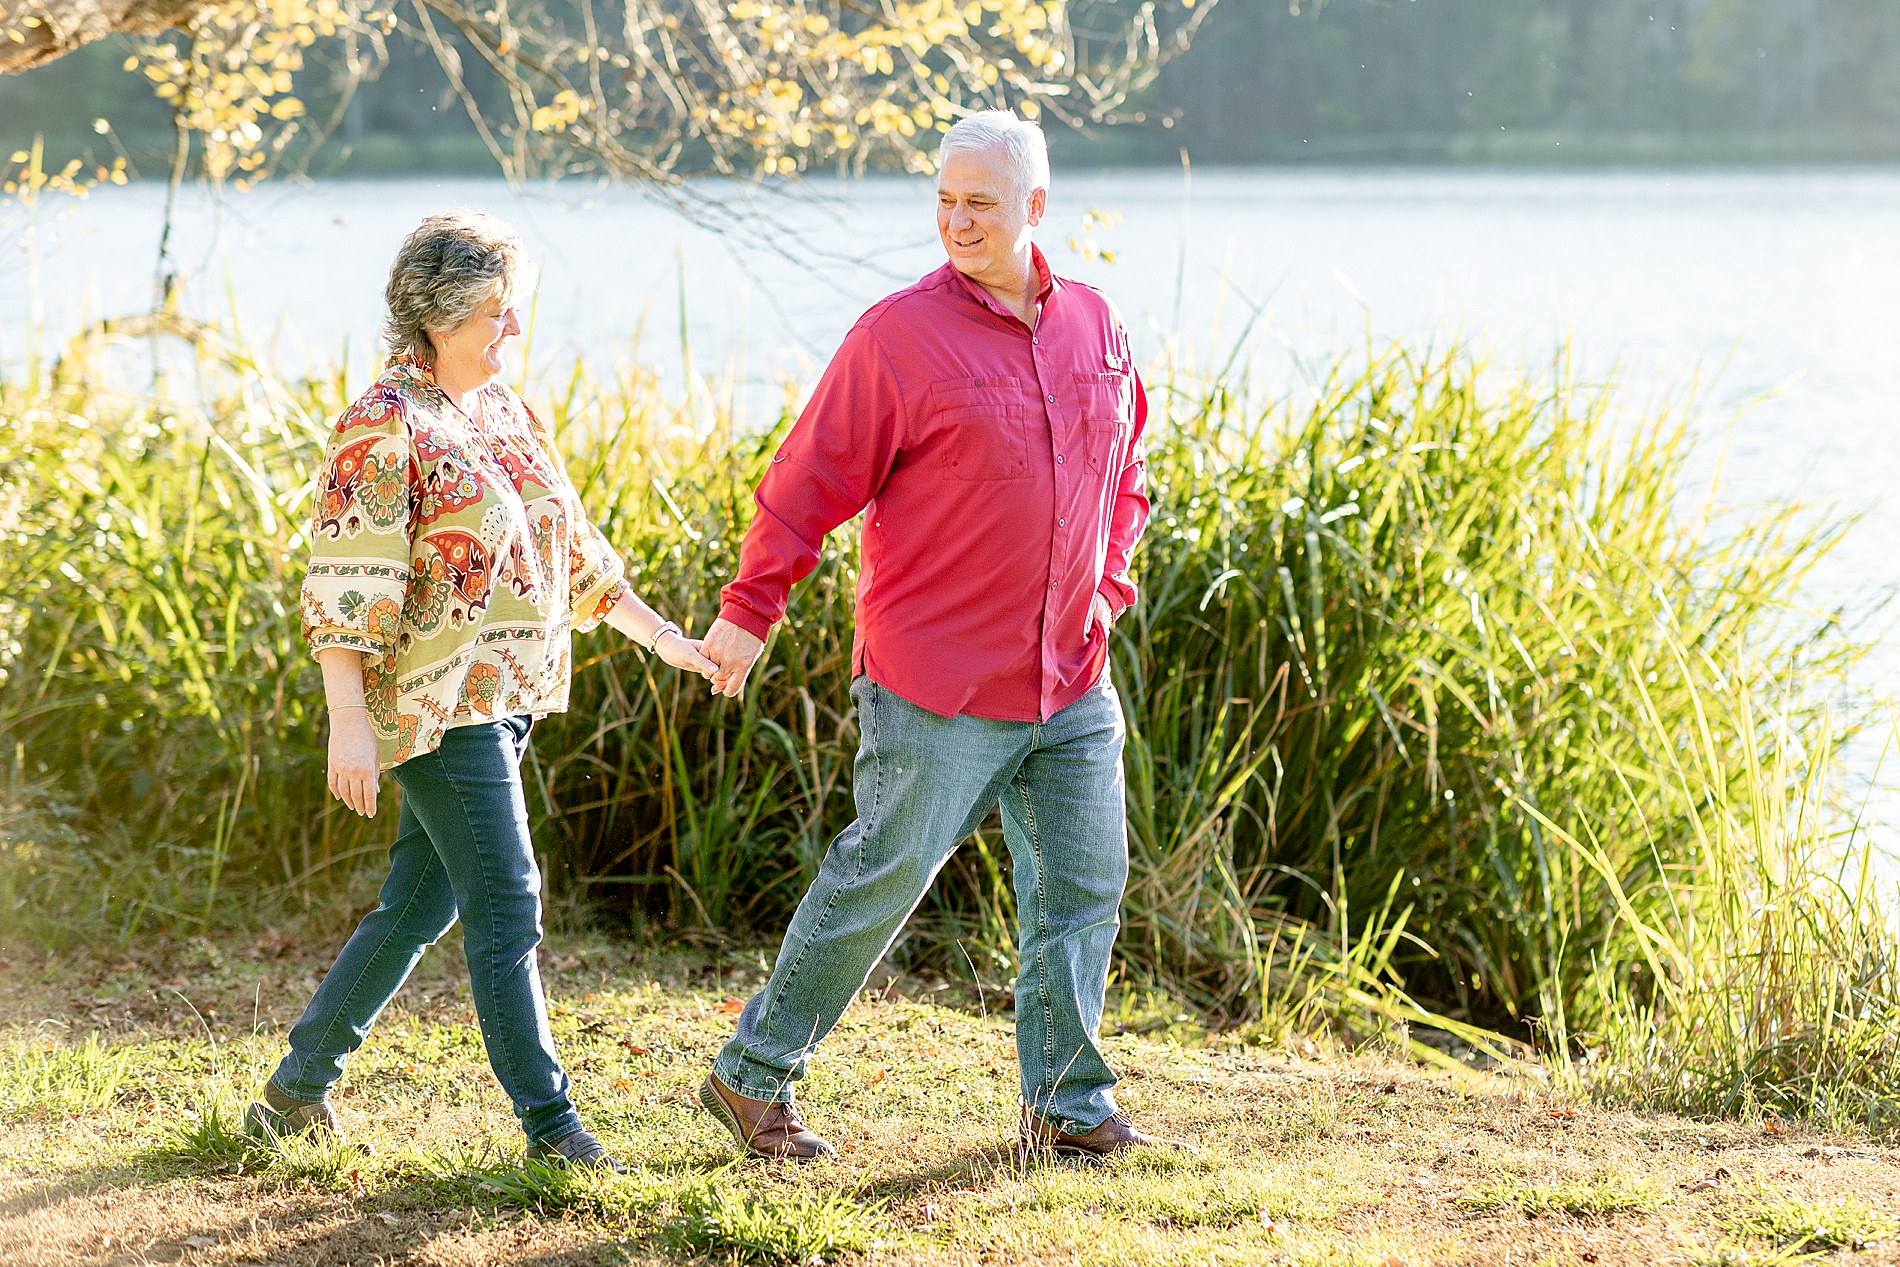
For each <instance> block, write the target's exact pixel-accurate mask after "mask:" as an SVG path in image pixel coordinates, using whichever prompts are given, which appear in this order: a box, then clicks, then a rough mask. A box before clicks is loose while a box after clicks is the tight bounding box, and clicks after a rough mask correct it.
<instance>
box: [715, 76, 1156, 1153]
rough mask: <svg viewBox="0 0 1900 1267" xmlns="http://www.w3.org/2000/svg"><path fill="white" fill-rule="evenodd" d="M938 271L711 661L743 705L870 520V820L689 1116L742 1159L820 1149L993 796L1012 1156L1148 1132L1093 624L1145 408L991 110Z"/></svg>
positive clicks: (847, 415)
mask: <svg viewBox="0 0 1900 1267" xmlns="http://www.w3.org/2000/svg"><path fill="white" fill-rule="evenodd" d="M940 159H941V162H940V167H941V171H942V175H941V177H940V178H939V180H938V185H937V191H938V194H937V230H938V234H939V236H940V237H941V238H942V240H943V247H944V251H945V253H946V254H947V255H948V256H949V263H948V264H946V265H945V266H944V267H942V268H940V269H938V270H937V271H936V272H934V273H932V274H930V275H929V276H928V277H925V278H924V279H923V280H922V281H920V282H918V283H917V284H916V285H915V286H912V287H910V288H909V289H907V290H902V291H899V292H898V293H897V294H895V295H892V296H890V297H889V298H887V299H885V300H883V301H882V302H881V303H879V304H878V305H877V306H875V307H874V308H872V309H871V310H870V311H869V312H867V313H865V314H864V316H863V317H861V318H860V319H859V321H858V323H857V325H855V326H854V327H852V329H851V331H850V333H849V334H847V335H846V336H845V339H844V343H843V344H842V346H841V347H840V348H839V349H838V353H837V355H836V356H835V357H834V358H833V359H832V362H831V365H830V366H829V368H827V369H826V371H825V375H824V377H823V378H822V379H821V380H820V381H819V384H818V388H817V390H816V391H815V392H814V393H813V395H812V399H811V403H810V404H809V405H808V406H806V408H805V411H804V413H803V414H802V415H801V416H800V418H799V420H798V423H797V425H796V426H794V427H793V429H792V432H791V435H790V436H789V437H788V438H787V439H786V441H785V444H784V446H783V447H782V448H780V450H779V451H778V454H777V455H776V456H775V457H774V458H773V459H772V466H771V467H770V469H769V470H768V471H767V473H766V475H765V478H764V479H763V480H762V481H761V482H760V484H759V488H758V493H757V498H756V500H757V502H758V510H757V513H756V515H755V516H754V518H753V521H752V526H751V528H750V530H749V531H748V532H747V533H746V538H745V544H744V547H743V548H742V550H741V553H740V563H739V576H738V579H736V580H735V581H733V582H732V584H730V585H728V586H727V587H726V588H725V590H724V591H723V593H722V596H721V597H722V605H721V609H720V615H719V619H718V620H717V621H716V622H715V623H714V624H713V626H712V629H711V630H710V631H709V632H708V634H707V636H706V639H705V643H704V651H705V654H706V656H707V657H708V658H709V659H711V660H712V661H713V662H714V663H715V664H718V665H719V666H720V668H719V671H718V673H716V674H715V675H714V677H713V690H714V691H716V692H719V693H722V694H725V695H728V696H734V695H737V694H739V692H740V691H741V689H743V687H744V685H745V680H746V676H747V674H748V673H749V672H750V670H751V668H752V665H753V663H754V662H755V661H756V660H757V659H758V657H759V654H760V652H761V651H762V650H763V649H764V639H765V636H766V634H767V633H768V632H769V631H770V629H771V626H772V624H773V622H775V621H777V620H778V619H779V618H780V617H782V616H783V615H784V614H785V605H786V599H787V594H788V591H789V590H790V588H791V586H792V585H793V584H794V583H795V582H797V581H798V580H800V579H802V578H803V577H805V576H806V575H808V574H809V573H810V572H811V570H812V568H813V566H814V565H815V563H816V562H817V559H818V552H819V548H820V545H821V544H822V542H823V540H824V537H825V534H826V533H828V532H830V531H831V530H832V529H833V528H836V527H837V526H838V525H840V524H842V523H843V522H845V521H846V520H847V519H850V518H851V517H852V516H853V515H856V514H858V513H859V512H860V511H864V512H865V517H864V530H863V531H864V537H863V548H862V562H861V565H860V572H859V580H858V604H857V633H856V638H855V643H854V646H853V649H852V673H853V676H854V679H855V680H854V681H853V683H852V687H851V697H852V700H853V702H854V703H855V704H856V706H857V716H858V729H859V735H860V746H859V749H858V756H857V763H856V768H855V786H854V796H855V799H856V802H857V810H858V819H857V821H856V822H854V823H852V824H851V826H850V827H848V828H846V829H845V830H844V831H843V832H842V833H840V835H839V836H838V838H837V839H836V840H835V841H833V842H832V845H831V848H830V850H829V851H828V852H827V853H826V855H825V859H824V863H823V865H822V866H821V867H820V869H819V873H818V878H817V879H816V880H815V881H813V883H812V886H811V889H810V890H809V891H808V892H807V893H806V894H805V896H804V899H803V900H802V901H801V902H800V903H799V906H798V911H797V913H796V914H795V915H794V916H793V917H792V923H791V927H790V929H789V930H788V931H787V933H786V936H785V943H784V945H783V947H782V948H781V949H780V951H779V955H778V962H777V965H776V966H775V967H774V968H773V970H772V977H771V980H770V981H768V982H767V983H766V986H765V988H764V989H763V990H761V991H760V992H759V993H758V994H757V995H755V996H754V997H753V999H752V1000H751V1002H749V1003H748V1004H746V1007H745V1011H744V1012H743V1013H742V1014H741V1015H740V1018H739V1028H738V1032H737V1033H736V1034H735V1035H734V1036H733V1039H732V1041H731V1042H729V1043H727V1044H726V1046H725V1048H724V1050H722V1051H721V1052H720V1053H719V1056H718V1059H717V1060H716V1061H715V1062H714V1065H713V1072H712V1073H711V1075H709V1076H708V1078H707V1079H706V1082H705V1085H704V1086H703V1087H702V1088H701V1090H700V1101H701V1103H702V1104H703V1105H704V1106H705V1107H706V1109H707V1110H708V1111H709V1112H710V1113H712V1115H713V1116H714V1117H716V1118H718V1119H719V1121H720V1122H721V1123H723V1124H724V1125H725V1126H726V1128H727V1129H728V1130H730V1131H731V1132H732V1134H733V1136H734V1138H736V1139H737V1140H738V1141H739V1144H740V1146H741V1147H743V1148H745V1149H747V1150H748V1151H749V1152H751V1153H754V1154H756V1155H759V1156H763V1157H769V1158H774V1159H784V1158H795V1159H807V1158H812V1157H822V1156H829V1155H831V1153H832V1148H831V1145H830V1144H828V1143H826V1142H825V1141H824V1140H823V1139H822V1138H820V1137H819V1136H818V1135H816V1134H815V1133H813V1132H812V1131H810V1130H809V1129H807V1128H806V1127H805V1126H804V1124H803V1123H802V1122H800V1120H799V1118H798V1114H797V1110H796V1108H795V1106H794V1104H793V1099H792V1084H793V1083H794V1082H795V1081H797V1080H798V1079H799V1078H800V1077H802V1076H803V1075H804V1070H805V1061H806V1059H807V1057H808V1056H809V1055H810V1054H811V1052H812V1050H813V1049H814V1048H815V1047H816V1046H817V1044H818V1043H819V1042H820V1041H822V1040H823V1039H824V1037H825V1036H826V1035H827V1034H829V1033H830V1032H831V1029H832V1027H833V1026H834V1025H836V1024H837V1023H838V1018H839V1017H840V1016H841V1015H842V1014H843V1013H844V1009H845V1008H846V1006H848V1005H849V1004H850V1002H851V1000H852V999H853V998H854V997H855V996H856V995H857V993H858V991H859V990H861V989H862V988H863V987H864V983H865V980H866V978H867V977H868V976H869V975H870V972H871V969H872V968H873V967H875V966H876V964H877V961H878V960H879V959H880V958H881V957H882V956H883V955H884V953H885V951H886V950H888V949H889V948H890V944H891V942H892V940H893V939H894V938H895V937H896V935H897V932H898V930H899V929H900V928H901V927H902V926H903V923H904V921H905V919H906V918H907V917H908V916H909V915H910V913H911V911H912V910H913V909H914V908H915V907H916V905H917V903H918V901H919V900H920V899H921V898H922V897H923V895H924V892H925V890H926V889H928V888H929V886H930V883H931V881H932V880H933V879H934V877H935V876H936V874H937V871H938V869H939V868H940V867H942V865H943V863H944V861H945V860H946V859H947V858H948V857H949V855H950V853H951V851H952V850H954V849H955V848H956V845H957V843H958V842H959V841H961V840H962V839H963V838H964V837H965V836H967V835H968V834H969V833H970V832H971V831H972V830H974V829H975V828H976V827H977V825H978V824H979V823H981V822H982V820H983V819H984V817H985V816H986V815H987V814H988V813H989V811H990V810H991V809H992V808H993V807H995V806H996V805H997V804H998V802H999V800H1000V802H1001V807H1002V815H1003V835H1004V839H1005V840H1006V841H1007V842H1008V844H1009V848H1010V853H1011V857H1012V864H1013V869H1014V881H1015V887H1016V905H1017V912H1018V916H1019V919H1020V923H1021V927H1020V931H1019V935H1018V947H1019V950H1020V955H1021V960H1022V967H1021V970H1020V973H1019V975H1018V976H1017V979H1016V1047H1017V1054H1018V1057H1019V1059H1020V1062H1021V1066H1022V1089H1023V1100H1024V1107H1023V1117H1022V1128H1021V1130H1022V1134H1021V1140H1022V1143H1023V1145H1024V1146H1025V1147H1053V1148H1055V1149H1058V1150H1061V1151H1065V1152H1080V1153H1089V1154H1097V1155H1106V1154H1109V1153H1113V1152H1116V1151H1119V1150H1120V1149H1123V1148H1127V1147H1130V1146H1133V1145H1136V1144H1141V1143H1147V1142H1150V1141H1149V1140H1148V1139H1147V1137H1145V1136H1143V1135H1141V1134H1140V1133H1139V1132H1137V1131H1135V1130H1134V1129H1133V1128H1132V1127H1131V1126H1130V1125H1129V1124H1128V1123H1127V1121H1126V1120H1125V1119H1124V1118H1123V1117H1122V1116H1121V1115H1120V1114H1119V1113H1118V1112H1117V1111H1116V1108H1115V1100H1114V1097H1113V1095H1112V1093H1111V1092H1112V1088H1113V1086H1114V1084H1115V1075H1114V1074H1113V1072H1111V1071H1110V1069H1109V1067H1108V1064H1107V1062H1106V1061H1105V1060H1104V1059H1103V1057H1102V1053H1101V1049H1100V1046H1099V1043H1098V1036H1099V1030H1100V1025H1101V1016H1102V999H1103V993H1104V991H1105V989H1106V985H1107V977H1108V967H1109V954H1110V951H1111V949H1112V948H1113V946H1114V942H1115V933H1116V930H1117V929H1118V928H1119V926H1120V919H1119V910H1120V906H1121V896H1122V889H1123V886H1124V884H1125V883H1126V881H1127V877H1128V845H1127V836H1126V821H1125V817H1124V809H1123V784H1122V772H1121V752H1122V740H1123V722H1122V714H1121V705H1120V701H1119V700H1118V699H1117V697H1116V694H1115V689H1114V686H1113V684H1112V683H1111V682H1110V681H1109V677H1108V672H1107V668H1108V637H1109V627H1110V626H1111V625H1112V624H1113V623H1114V621H1115V619H1116V617H1118V616H1119V615H1120V614H1121V613H1122V612H1123V611H1124V610H1126V609H1127V607H1128V606H1129V604H1131V603H1132V602H1134V600H1135V587H1134V585H1133V584H1132V583H1131V582H1130V581H1129V579H1128V559H1129V554H1130V552H1131V551H1132V550H1133V549H1134V546H1135V541H1136V539H1137V538H1138V537H1140V535H1141V531H1142V528H1143V527H1144V526H1145V524H1146V523H1147V519H1148V498H1147V495H1146V493H1145V491H1144V484H1145V476H1144V467H1143V462H1142V457H1141V454H1142V444H1141V441H1142V428H1143V425H1144V423H1145V422H1146V418H1147V404H1146V400H1145V398H1144V396H1143V393H1142V388H1141V383H1140V380H1139V379H1138V378H1137V377H1136V375H1135V372H1134V367H1133V364H1132V363H1131V361H1130V359H1129V349H1128V335H1127V331H1126V330H1125V329H1124V328H1123V327H1122V323H1121V321H1120V319H1119V317H1118V316H1117V314H1116V311H1115V309H1114V307H1113V306H1112V305H1111V304H1110V303H1109V302H1108V301H1107V300H1106V299H1105V298H1103V297H1102V296H1101V295H1100V294H1099V293H1097V292H1096V291H1095V290H1093V289H1091V288H1090V287H1087V286H1084V285H1081V284H1080V283H1077V282H1071V281H1065V280H1062V279H1060V278H1057V277H1055V276H1054V275H1053V274H1051V273H1050V271H1049V266H1048V263H1047V262H1046V261H1045V260H1044V259H1043V256H1042V253H1041V252H1040V251H1038V250H1037V249H1036V247H1035V246H1034V245H1033V243H1032V242H1031V236H1032V231H1033V230H1034V228H1035V226H1036V225H1037V224H1039V223H1040V222H1041V220H1042V217H1043V211H1044V207H1045V204H1046V202H1047V199H1048V189H1049V158H1048V152H1047V150H1046V149H1045V147H1044V143H1043V136H1042V132H1041V130H1040V129H1039V128H1037V127H1036V126H1035V125H1034V124H1030V123H1026V122H1024V121H1022V120H1020V119H1018V118H1017V117H1016V116H1015V115H1013V114H1011V113H1009V112H1007V111H991V112H986V113H982V114H975V115H971V116H969V117H968V118H965V119H964V120H962V121H961V122H959V123H957V124H956V125H955V126H954V127H952V128H951V129H950V130H949V132H948V133H947V134H946V135H945V136H944V139H943V144H942V149H941V154H940Z"/></svg>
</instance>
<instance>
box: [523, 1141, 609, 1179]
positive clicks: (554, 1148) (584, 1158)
mask: <svg viewBox="0 0 1900 1267" xmlns="http://www.w3.org/2000/svg"><path fill="white" fill-rule="evenodd" d="M528 1159H529V1160H530V1161H545V1162H550V1163H552V1164H554V1165H556V1166H579V1167H580V1168H581V1169H583V1170H611V1171H613V1172H614V1173H615V1174H617V1175H624V1174H626V1173H627V1168H626V1167H625V1166H623V1165H621V1164H620V1160H619V1159H618V1158H617V1157H615V1156H614V1155H613V1154H612V1153H610V1152H608V1151H607V1150H606V1149H605V1148H603V1147H602V1146H601V1143H600V1141H599V1140H597V1139H595V1138H594V1137H593V1136H592V1135H591V1134H589V1133H588V1132H586V1131H575V1132H573V1133H572V1134H568V1135H563V1136H561V1138H559V1139H557V1140H554V1141H553V1142H551V1143H547V1144H532V1145H530V1146H529V1148H528Z"/></svg>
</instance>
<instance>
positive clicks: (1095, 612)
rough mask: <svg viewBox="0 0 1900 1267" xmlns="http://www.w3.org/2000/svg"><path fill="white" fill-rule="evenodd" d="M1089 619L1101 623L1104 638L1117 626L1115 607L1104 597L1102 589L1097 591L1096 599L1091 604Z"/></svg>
mask: <svg viewBox="0 0 1900 1267" xmlns="http://www.w3.org/2000/svg"><path fill="white" fill-rule="evenodd" d="M1089 619H1091V620H1094V621H1097V622H1099V623H1100V624H1101V626H1102V636H1103V637H1104V638H1106V637H1107V636H1108V632H1109V630H1111V629H1113V628H1114V627H1115V609H1114V608H1113V607H1110V606H1109V605H1108V600H1107V599H1106V598H1103V597H1102V594H1101V591H1100V590H1097V591H1096V593H1095V601H1093V602H1091V603H1090V604H1089Z"/></svg>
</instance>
